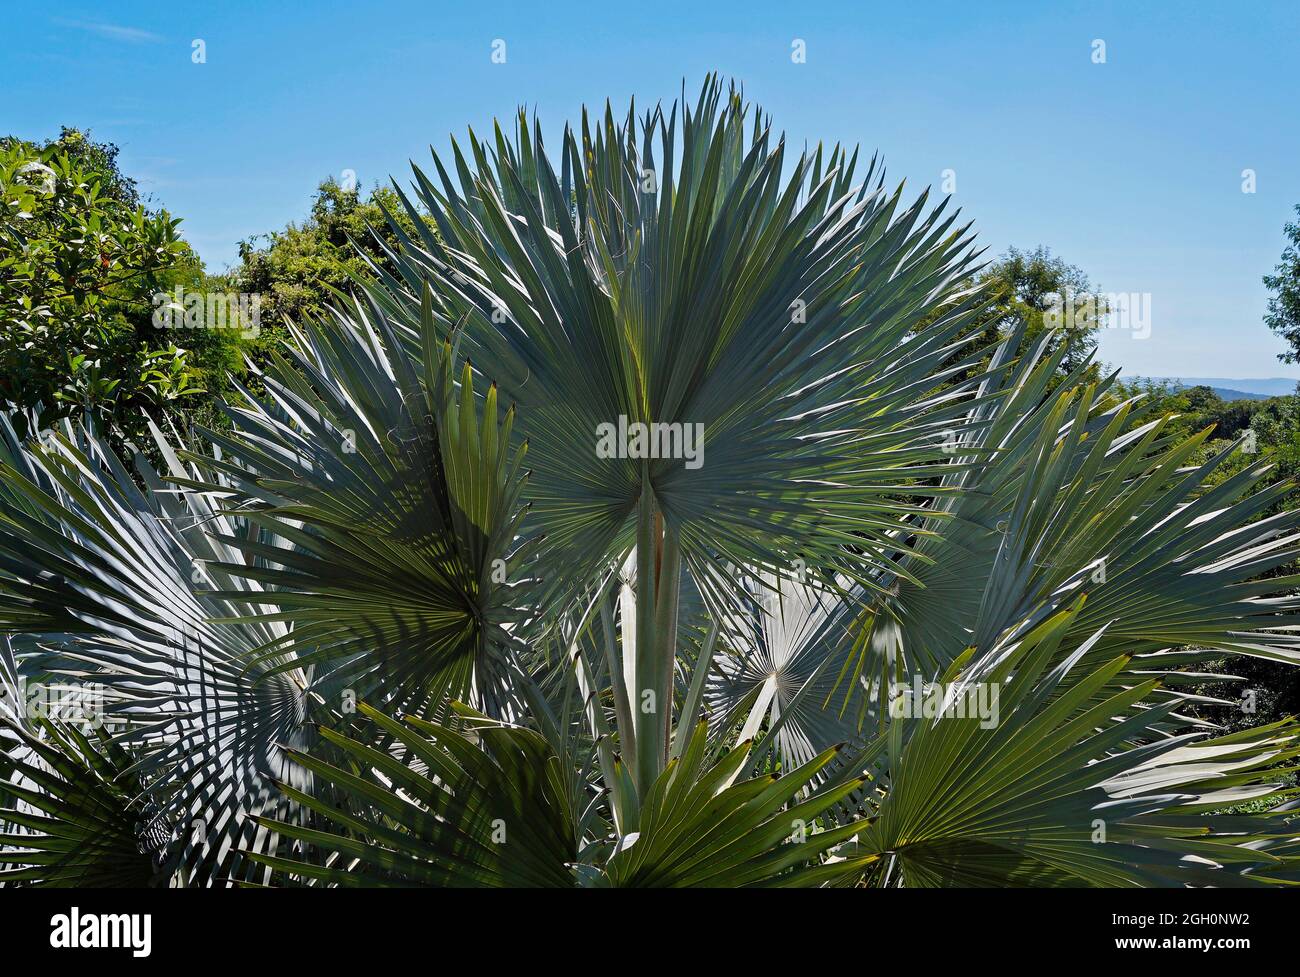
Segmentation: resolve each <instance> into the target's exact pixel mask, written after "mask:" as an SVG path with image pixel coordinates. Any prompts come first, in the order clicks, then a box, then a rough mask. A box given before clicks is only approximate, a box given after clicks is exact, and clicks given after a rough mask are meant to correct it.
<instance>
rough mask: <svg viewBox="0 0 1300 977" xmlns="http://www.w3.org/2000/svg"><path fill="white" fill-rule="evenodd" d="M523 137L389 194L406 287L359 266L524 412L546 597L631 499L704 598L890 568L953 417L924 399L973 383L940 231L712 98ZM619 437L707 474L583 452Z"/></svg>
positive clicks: (628, 531) (633, 515)
mask: <svg viewBox="0 0 1300 977" xmlns="http://www.w3.org/2000/svg"><path fill="white" fill-rule="evenodd" d="M514 135H515V138H514V140H513V141H510V140H508V139H507V137H506V135H505V134H504V133H503V132H502V131H501V130H500V129H498V130H497V132H496V138H495V142H494V143H493V144H491V145H489V144H487V143H483V142H480V141H479V140H478V139H477V138H476V137H474V136H473V134H472V133H471V146H470V150H471V158H468V159H467V158H466V157H465V156H464V155H463V154H462V152H461V150H460V148H459V147H456V148H455V150H454V165H453V167H452V169H453V171H454V173H455V178H454V179H453V177H452V175H451V173H449V172H448V171H447V169H446V168H445V167H444V165H443V164H442V162H441V161H440V160H438V159H437V158H436V157H435V159H434V165H435V167H436V168H437V176H438V180H437V182H436V183H435V182H434V181H432V180H430V179H428V178H427V177H426V176H425V175H424V174H423V173H422V172H421V171H419V170H418V169H417V170H416V174H415V175H416V200H414V201H412V200H410V199H409V198H407V197H405V195H404V196H403V199H404V200H406V203H407V206H408V207H409V208H410V209H411V212H412V213H418V212H419V208H420V207H423V208H425V209H427V211H428V212H429V213H431V214H432V215H433V217H434V219H435V221H436V224H437V229H438V232H439V233H438V234H436V235H435V233H434V232H433V231H431V230H427V229H426V230H425V232H424V233H423V234H422V236H420V237H418V238H416V239H411V238H409V237H406V236H405V235H404V234H403V233H402V232H401V230H400V228H398V229H397V233H398V234H399V235H402V237H403V238H404V241H403V246H402V247H401V248H400V250H399V251H398V252H395V253H392V254H390V258H391V260H392V262H393V263H394V264H395V265H396V266H397V267H398V268H399V269H400V277H394V276H391V275H388V274H386V273H385V272H384V271H383V269H381V268H378V267H376V273H377V274H378V275H379V276H380V278H381V280H382V281H383V282H384V284H385V286H386V289H385V293H384V294H381V295H377V296H376V301H377V302H379V303H380V304H382V305H384V307H385V308H386V310H387V311H388V312H389V313H390V314H391V316H392V317H393V319H394V320H395V321H400V322H402V323H404V324H405V325H407V326H408V327H409V328H410V329H411V330H412V331H413V332H418V331H419V330H420V329H421V328H422V327H421V325H420V318H421V301H420V300H421V296H422V294H423V292H424V290H425V289H426V288H429V289H431V290H432V292H433V315H434V318H435V320H436V321H437V322H438V324H439V327H440V328H442V329H448V328H450V326H451V324H459V323H464V326H465V341H466V343H467V347H468V349H469V352H470V355H471V356H472V359H473V362H474V365H475V368H476V370H477V371H481V372H482V373H483V374H484V375H485V376H487V377H489V378H491V379H493V380H495V381H496V382H497V383H499V384H500V386H501V389H502V391H503V393H504V394H506V395H507V396H509V397H510V398H511V399H512V400H513V401H515V402H516V403H518V405H519V407H520V416H519V423H518V432H519V434H521V435H523V436H526V437H527V438H528V439H529V443H530V445H531V446H532V451H531V453H530V458H531V459H532V462H533V465H534V468H533V476H532V479H531V480H530V483H529V487H528V493H527V497H528V499H529V501H530V502H531V503H532V509H531V512H530V522H531V523H532V524H535V525H536V526H537V527H539V529H540V530H542V531H544V532H546V533H547V538H548V548H550V549H551V550H552V551H553V552H557V553H562V554H564V560H563V564H562V565H563V566H565V567H566V570H567V572H566V573H565V574H564V582H563V584H557V585H560V586H562V587H567V590H568V591H569V592H572V591H573V590H574V589H576V586H582V585H585V584H586V582H587V580H588V579H589V578H590V576H591V575H592V574H594V573H596V572H597V571H598V570H599V569H600V568H602V567H605V566H607V565H608V564H609V563H611V562H613V563H621V561H622V559H623V557H624V556H625V555H626V553H627V551H628V549H629V548H630V547H631V546H632V543H633V536H634V532H635V529H636V521H637V518H638V512H639V506H641V505H642V504H643V503H644V502H645V500H646V499H649V500H650V501H651V502H652V503H653V510H654V513H655V515H656V516H657V517H660V518H662V520H663V529H662V535H663V536H664V538H665V539H668V540H671V541H672V543H671V545H673V546H675V547H679V548H680V552H681V555H682V559H683V560H684V562H685V565H686V566H687V567H689V568H690V569H691V570H692V571H693V572H694V574H695V576H696V578H697V580H698V581H699V583H700V586H701V588H702V589H703V590H705V591H706V597H709V598H710V599H711V601H712V602H715V603H716V602H717V601H718V599H719V598H720V597H722V596H725V594H719V593H718V591H719V590H721V591H727V592H730V591H731V585H730V583H728V582H727V581H729V580H730V574H729V573H727V572H726V569H725V567H726V566H729V565H736V566H742V565H743V566H767V567H772V568H774V569H776V570H777V571H779V572H789V571H790V569H791V567H793V566H794V565H795V561H802V562H803V563H805V564H806V565H807V566H809V567H821V566H830V567H834V566H838V565H845V572H846V573H849V574H850V575H851V576H855V577H864V576H865V573H866V569H867V568H871V567H875V566H879V565H882V564H884V563H886V562H887V557H886V555H885V553H884V537H885V533H886V531H887V530H888V529H889V528H891V527H893V526H894V525H896V523H897V519H898V513H899V511H900V505H901V506H902V509H903V510H906V508H907V507H906V506H905V505H902V504H901V503H900V502H899V498H898V491H897V483H898V482H899V481H900V480H906V479H909V478H910V479H918V478H922V477H924V476H926V475H927V474H934V472H933V470H931V469H930V468H929V467H928V466H927V464H926V463H928V462H931V461H933V460H934V459H935V458H937V457H938V454H939V441H940V440H941V439H939V438H937V437H935V434H936V432H938V431H939V430H940V429H943V428H945V427H950V426H951V425H952V423H953V420H952V419H953V417H955V416H957V415H958V414H960V413H961V412H962V410H963V408H962V407H961V406H960V404H959V403H958V400H959V399H960V398H959V394H958V393H955V392H953V391H947V392H945V393H939V394H935V395H933V396H927V394H926V392H927V391H933V390H935V389H936V386H937V385H938V384H941V383H942V382H943V379H944V378H945V377H950V376H953V375H955V374H956V373H958V372H959V371H960V370H961V369H963V368H964V367H965V366H968V365H969V364H967V363H965V362H964V361H963V360H962V358H961V357H960V356H956V355H954V348H953V344H954V343H955V337H956V336H958V334H959V333H961V331H962V329H963V327H964V326H965V325H966V324H967V323H968V322H969V320H970V318H971V316H972V315H973V314H974V311H975V310H977V307H978V304H979V303H978V300H977V299H976V298H974V297H970V296H965V295H963V294H962V293H961V291H960V287H959V284H958V283H959V281H960V280H961V279H962V276H963V274H964V273H965V272H967V271H968V270H969V269H970V268H971V267H972V255H971V251H970V247H969V238H967V237H966V236H965V230H966V228H965V227H962V226H957V225H956V224H955V215H945V214H944V209H945V208H944V205H942V204H941V205H940V206H938V207H937V208H935V209H933V210H927V204H926V198H925V196H924V195H923V196H922V197H921V198H920V199H919V200H917V201H915V202H914V203H912V204H910V205H904V204H903V203H902V200H901V194H902V190H901V187H900V188H899V189H898V190H896V191H894V192H892V193H891V192H888V191H886V190H885V189H884V185H883V179H884V176H883V172H882V171H881V170H880V169H879V168H878V167H877V166H876V163H875V161H874V160H873V161H872V163H871V165H870V166H869V167H868V168H867V172H866V174H865V176H864V177H863V178H862V180H861V183H860V185H858V184H855V183H854V180H855V168H856V163H857V158H856V153H855V154H854V155H853V157H852V158H850V157H849V156H848V154H847V153H845V152H844V151H842V150H840V149H839V148H838V147H837V148H835V149H834V150H832V151H831V152H829V153H828V154H825V155H824V154H823V153H822V151H821V150H820V149H818V150H817V152H816V153H815V154H813V155H803V156H801V157H799V158H798V159H795V160H787V158H786V148H785V144H784V140H782V139H775V140H774V138H773V137H772V135H771V133H770V130H769V128H768V123H767V121H766V120H765V119H764V118H763V117H762V116H761V114H759V113H757V112H754V113H752V118H751V112H750V109H749V108H748V106H746V105H745V104H744V103H743V102H742V100H741V98H740V95H739V94H738V93H737V92H735V91H732V92H730V93H725V92H724V91H723V89H722V87H721V86H720V85H719V84H718V83H717V82H716V81H710V83H708V84H707V85H706V86H705V88H704V90H703V91H702V92H701V94H700V98H699V100H698V102H697V103H696V105H695V106H694V110H693V111H692V109H691V108H690V107H689V106H687V107H685V108H684V109H683V112H682V116H681V117H680V118H679V117H678V114H677V109H676V108H674V109H673V110H672V112H671V113H669V114H665V112H664V111H662V110H660V109H656V110H655V111H653V112H650V113H648V114H647V115H645V117H644V118H643V119H641V120H640V122H639V125H638V120H637V117H636V113H635V110H634V109H633V110H630V111H629V113H628V116H627V118H626V120H624V121H623V122H622V123H621V124H618V123H616V122H615V119H614V117H613V115H612V114H611V112H610V111H609V110H608V109H607V110H606V113H605V116H604V119H603V122H601V123H599V124H596V125H594V126H593V125H592V124H591V123H590V122H589V120H588V119H587V118H586V116H584V118H583V123H582V131H581V134H576V133H574V132H572V131H570V130H567V129H566V132H565V135H564V139H563V145H562V148H561V151H560V154H559V161H558V165H557V163H555V162H553V161H552V159H551V158H550V156H549V155H548V153H547V150H546V148H545V146H544V145H543V142H542V138H541V133H540V128H534V129H533V130H531V131H530V127H529V124H528V122H527V120H526V118H524V117H523V116H522V115H521V117H520V119H519V122H518V128H517V130H516V132H515V134H514ZM557 169H558V170H559V172H558V174H557V172H556V171H557ZM787 171H788V173H789V177H788V179H786V180H785V182H784V183H783V182H782V179H783V173H785V172H787ZM399 191H400V188H399ZM417 226H419V227H422V228H423V227H424V224H423V223H422V222H418V221H417ZM936 307H939V308H941V309H942V310H943V311H942V314H941V315H939V316H938V317H937V321H935V322H934V323H933V324H932V325H930V326H927V327H925V328H923V329H920V330H918V331H914V332H913V331H912V330H914V329H915V324H916V322H917V321H918V320H919V318H920V316H921V313H922V312H923V311H926V310H932V309H934V308H936ZM905 339H906V342H904V340H905ZM621 423H626V424H627V425H633V424H637V423H644V424H657V425H668V426H672V425H677V426H678V427H677V428H676V431H677V434H678V435H680V436H681V437H687V436H690V434H691V433H693V432H695V431H699V432H700V435H701V439H702V440H701V441H700V444H699V445H697V446H698V447H700V449H701V452H702V453H700V454H698V456H696V457H692V458H687V457H685V453H686V446H685V443H684V442H682V441H680V439H679V441H678V442H672V441H671V438H670V439H669V440H668V442H667V443H668V445H669V447H670V448H671V446H672V444H674V443H676V444H678V447H679V450H677V451H676V452H675V454H676V456H675V457H659V456H658V454H659V452H658V451H657V450H656V452H655V454H656V456H655V457H651V458H637V457H634V456H633V455H635V453H636V449H635V448H634V447H633V445H632V440H633V439H632V438H631V437H629V440H628V442H627V443H625V444H622V445H621V446H620V447H619V455H620V456H617V457H599V456H598V454H597V449H598V443H599V441H600V432H601V431H602V430H605V431H609V430H610V429H609V428H602V425H610V426H611V427H612V428H614V429H615V430H622V428H620V424H621ZM660 431H661V433H662V432H667V433H668V434H669V435H671V436H677V435H674V434H673V430H672V429H671V428H670V427H661V428H660ZM657 443H658V444H659V445H661V446H662V445H663V444H664V443H665V442H664V440H663V439H662V437H661V438H660V440H659V441H658V442H657ZM647 450H648V446H647ZM625 451H626V454H627V455H628V456H626V457H624V456H622V455H623V454H624V453H625ZM913 484H915V483H914V482H913ZM848 540H852V541H853V542H854V544H855V547H854V548H853V549H846V548H845V547H844V546H843V544H844V543H845V542H846V541H848ZM557 560H558V557H557Z"/></svg>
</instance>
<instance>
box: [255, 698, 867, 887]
mask: <svg viewBox="0 0 1300 977" xmlns="http://www.w3.org/2000/svg"><path fill="white" fill-rule="evenodd" d="M362 712H363V713H364V714H365V715H366V716H368V717H369V718H370V719H372V720H373V721H374V722H375V723H377V724H379V725H380V726H382V727H383V728H384V730H385V731H386V732H387V733H388V734H389V735H390V736H391V737H392V739H393V742H394V743H395V744H398V745H400V747H401V752H402V753H403V754H404V756H401V757H400V758H399V757H396V756H394V755H393V754H392V753H389V752H380V751H376V750H374V749H373V748H372V747H370V746H368V745H367V744H366V743H365V742H362V741H358V740H353V739H349V738H348V737H345V736H342V735H339V734H337V733H333V732H329V731H325V732H324V735H325V736H326V738H328V739H329V740H330V741H331V742H332V743H333V744H335V745H336V746H337V747H338V748H339V749H340V750H341V751H342V752H343V753H344V754H346V755H347V756H348V757H349V758H350V759H351V761H352V763H353V765H354V766H355V767H358V768H360V769H361V770H362V771H364V772H363V773H360V774H358V773H351V772H349V771H347V770H344V769H342V768H340V767H337V766H333V765H331V764H329V763H327V762H325V761H323V760H321V759H318V758H316V757H313V756H310V755H301V754H295V758H296V759H297V760H298V762H300V763H302V764H303V765H304V766H305V767H307V769H309V770H311V771H312V772H313V773H314V774H316V776H317V777H318V778H322V779H324V780H328V781H330V782H332V783H334V784H335V785H337V786H338V787H339V788H340V789H341V791H342V793H344V794H345V795H346V796H347V797H348V799H349V805H348V809H347V810H341V809H336V808H331V807H328V806H326V805H324V804H322V803H320V802H319V801H317V800H315V799H314V798H312V797H310V796H307V795H304V794H299V793H297V792H294V791H292V789H291V788H287V789H288V790H289V791H290V793H291V796H294V797H295V799H296V800H298V801H299V802H300V803H301V804H303V805H304V806H306V807H308V808H310V809H311V810H313V811H314V812H315V813H316V814H317V815H319V818H320V819H321V820H322V822H332V823H333V830H326V829H323V828H306V827H303V826H300V825H293V824H269V825H268V826H269V827H272V828H274V829H275V830H276V831H278V832H280V833H282V834H284V835H286V836H287V837H290V838H296V839H298V840H300V841H303V842H307V843H310V844H312V845H315V846H318V847H319V848H320V849H321V850H324V851H327V852H331V853H333V854H332V856H331V857H330V858H329V859H327V860H326V862H325V863H324V864H308V863H306V862H302V861H295V860H292V859H286V858H282V857H272V856H266V855H257V856H254V857H255V858H256V859H257V860H258V861H261V862H262V863H264V864H266V865H268V866H271V867H273V868H275V869H278V870H279V871H280V872H282V873H283V874H285V875H286V876H288V877H295V878H298V879H302V880H308V881H311V882H315V883H325V884H338V885H347V886H351V885H444V886H445V885H454V886H563V887H570V886H575V885H582V886H598V887H605V886H618V887H641V886H687V885H705V886H744V885H811V884H817V883H820V882H823V881H826V880H829V879H834V878H839V877H842V876H844V875H850V874H852V873H854V872H856V871H858V870H860V868H861V865H862V862H859V861H849V860H840V861H838V862H832V863H829V864H822V863H821V861H820V858H819V856H820V855H821V854H822V853H824V852H825V851H826V850H827V849H829V848H831V847H833V846H834V845H836V844H838V843H840V842H842V841H844V840H845V839H846V838H847V837H849V836H850V835H852V834H853V832H854V831H855V830H856V826H853V825H850V826H847V827H844V826H842V827H836V828H832V829H830V830H827V831H821V832H818V830H817V828H818V825H817V819H818V818H820V817H822V816H823V815H825V814H826V813H827V812H828V811H829V810H830V809H832V808H833V807H834V806H835V805H836V804H838V803H839V802H841V801H842V800H843V799H844V798H845V797H847V796H848V795H849V794H850V793H852V792H853V791H854V790H856V789H858V788H859V787H860V784H859V783H858V782H856V781H850V782H848V783H847V784H841V785H837V787H836V788H835V789H834V790H831V791H826V792H819V793H816V794H813V795H812V796H810V797H803V796H801V795H802V793H803V792H804V790H805V788H806V787H807V785H808V782H809V780H810V779H811V778H812V777H813V776H815V775H816V774H817V773H818V772H819V771H821V770H822V769H823V768H824V767H826V765H827V764H829V763H830V762H831V760H832V759H833V757H834V755H835V753H836V752H837V751H836V750H828V751H826V752H825V753H823V754H822V755H820V756H818V757H816V758H815V759H814V760H813V761H811V762H810V763H808V764H806V765H804V766H802V767H800V768H799V769H797V770H794V771H792V772H791V773H790V774H789V775H787V776H785V777H777V776H776V775H765V776H760V777H758V778H756V779H753V780H743V781H741V782H739V783H733V781H734V780H735V778H736V776H737V774H739V773H740V772H741V770H742V769H743V768H744V766H745V764H746V761H747V760H748V758H749V750H748V744H741V747H740V748H739V749H737V750H735V751H733V752H732V753H730V754H729V755H727V756H726V757H725V758H723V759H722V760H721V761H719V762H717V763H715V764H709V763H708V762H707V759H708V750H707V741H708V736H707V730H706V728H705V726H704V724H701V725H700V726H699V728H698V729H696V730H695V733H694V735H693V736H692V738H691V741H690V744H689V746H688V747H687V748H686V750H685V751H684V753H683V755H682V756H681V757H680V758H679V759H677V760H674V761H673V762H672V763H670V764H669V766H668V768H667V769H666V770H665V771H664V773H663V775H662V776H661V777H660V779H659V780H658V781H656V783H655V784H654V785H653V787H652V788H651V790H650V791H649V793H648V795H647V797H646V798H645V801H644V803H643V805H642V809H641V819H640V822H639V826H638V830H637V831H635V832H629V833H627V834H625V835H622V836H620V837H617V838H615V837H607V836H606V835H605V833H604V831H603V829H602V826H603V825H604V822H603V821H601V820H600V819H599V818H598V817H596V816H595V815H594V809H593V808H588V809H587V810H585V811H583V810H579V809H578V808H577V807H576V806H575V805H574V804H573V803H572V800H571V798H572V797H573V796H574V795H573V793H572V791H571V790H570V788H569V785H568V784H567V783H566V781H567V779H568V778H569V777H571V776H572V772H571V771H569V770H567V769H566V768H565V767H564V766H563V765H562V764H561V763H560V762H559V761H558V759H557V757H556V755H555V753H554V752H553V750H552V749H551V747H550V746H549V744H548V743H547V741H546V740H545V739H544V738H543V737H541V736H540V735H539V734H537V733H535V732H533V731H531V730H526V729H520V728H513V727H506V726H502V725H499V724H496V723H493V722H490V721H486V717H481V716H478V715H477V714H473V713H470V712H469V711H468V710H465V709H463V708H462V709H461V710H460V712H461V714H462V716H464V717H465V718H467V719H468V720H469V728H468V729H466V730H453V729H451V728H449V727H446V726H439V725H435V724H432V723H428V722H425V721H423V720H420V719H416V718H413V717H408V719H407V722H406V723H405V724H403V723H401V722H397V721H395V720H393V719H390V718H388V717H385V716H384V715H383V714H382V713H379V712H377V711H376V710H373V709H370V708H369V707H366V706H363V707H362ZM358 811H360V812H362V813H355V812H358ZM870 860H871V859H869V858H868V859H865V860H864V861H870Z"/></svg>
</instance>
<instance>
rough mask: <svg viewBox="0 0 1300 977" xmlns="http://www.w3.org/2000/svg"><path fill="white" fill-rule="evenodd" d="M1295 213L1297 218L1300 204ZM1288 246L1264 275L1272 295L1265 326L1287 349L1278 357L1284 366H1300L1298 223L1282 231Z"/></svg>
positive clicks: (1289, 224) (1287, 226) (1291, 224)
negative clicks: (1276, 335)
mask: <svg viewBox="0 0 1300 977" xmlns="http://www.w3.org/2000/svg"><path fill="white" fill-rule="evenodd" d="M1295 212H1296V214H1297V215H1300V204H1297V205H1296V208H1295ZM1284 233H1285V234H1286V238H1287V245H1286V247H1285V248H1284V249H1283V251H1282V258H1281V260H1280V261H1279V262H1278V263H1277V267H1276V268H1275V269H1273V274H1271V275H1265V276H1264V285H1265V286H1266V287H1267V288H1268V290H1269V291H1270V292H1272V293H1273V294H1272V295H1271V296H1269V300H1268V314H1267V315H1265V316H1264V321H1265V322H1266V323H1268V327H1269V328H1270V329H1272V330H1273V331H1274V332H1275V333H1277V334H1278V335H1279V336H1281V337H1282V338H1283V339H1285V340H1286V341H1287V344H1288V345H1289V346H1290V349H1288V350H1287V351H1286V352H1284V353H1279V354H1278V356H1277V358H1278V359H1279V360H1281V361H1282V362H1283V363H1300V221H1291V222H1290V223H1288V224H1287V225H1286V227H1285V228H1284Z"/></svg>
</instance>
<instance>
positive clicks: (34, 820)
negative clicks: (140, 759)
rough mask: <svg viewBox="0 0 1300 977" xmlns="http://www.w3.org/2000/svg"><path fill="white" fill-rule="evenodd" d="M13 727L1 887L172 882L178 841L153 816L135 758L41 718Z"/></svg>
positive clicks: (0, 815) (0, 830)
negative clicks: (170, 854) (169, 859)
mask: <svg viewBox="0 0 1300 977" xmlns="http://www.w3.org/2000/svg"><path fill="white" fill-rule="evenodd" d="M34 726H35V729H33V730H28V729H24V728H22V727H18V726H11V729H12V730H13V731H14V733H15V734H16V736H17V738H18V740H19V744H18V745H17V746H16V747H14V748H12V749H11V751H10V753H11V755H12V756H15V757H17V759H14V760H11V761H10V763H9V769H8V770H6V771H5V777H6V781H7V783H6V785H5V790H6V792H7V793H8V794H9V795H10V797H11V798H12V800H11V803H12V805H13V806H11V807H9V808H8V809H0V885H3V886H28V885H30V886H35V887H58V888H67V887H76V888H100V887H126V888H142V887H146V886H154V885H159V884H163V883H165V881H166V880H167V878H168V876H169V875H170V872H169V871H168V870H165V869H164V864H165V862H166V854H167V851H168V849H169V847H170V843H171V838H170V837H169V835H168V834H167V833H166V832H165V831H164V830H163V829H162V828H161V826H160V825H159V822H158V820H157V819H156V817H155V816H154V812H153V811H152V810H151V807H152V804H153V802H152V801H151V800H150V799H149V795H148V794H147V793H146V791H145V790H144V788H143V785H142V783H141V781H140V778H139V776H138V774H137V772H135V763H134V758H133V757H132V756H131V754H130V753H128V752H127V751H126V750H125V749H123V748H122V747H121V746H119V745H118V744H117V743H115V742H114V741H113V740H112V738H111V737H109V736H107V735H105V734H103V733H98V734H97V735H95V737H94V738H93V739H92V738H90V737H88V736H86V735H84V734H83V733H81V732H80V731H79V730H78V729H77V728H76V727H75V726H71V725H63V724H57V723H53V722H50V721H49V720H42V721H38V722H37V723H35V724H34Z"/></svg>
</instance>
